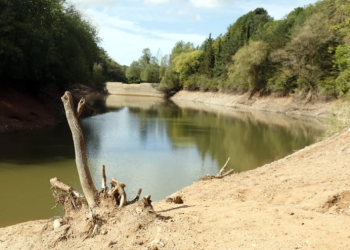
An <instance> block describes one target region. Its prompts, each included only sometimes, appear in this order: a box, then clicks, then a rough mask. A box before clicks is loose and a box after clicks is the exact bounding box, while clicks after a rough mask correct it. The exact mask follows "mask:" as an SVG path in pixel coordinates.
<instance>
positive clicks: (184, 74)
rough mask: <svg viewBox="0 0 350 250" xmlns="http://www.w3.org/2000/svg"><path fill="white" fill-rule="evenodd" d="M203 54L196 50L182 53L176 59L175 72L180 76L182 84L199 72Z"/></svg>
mask: <svg viewBox="0 0 350 250" xmlns="http://www.w3.org/2000/svg"><path fill="white" fill-rule="evenodd" d="M202 53H203V52H202V51H199V50H194V51H191V52H187V53H182V54H180V55H179V56H177V57H176V58H175V59H174V61H173V63H174V70H175V72H177V73H178V74H179V79H180V83H183V82H184V81H185V80H186V79H187V78H188V77H189V76H190V75H191V74H195V73H196V72H198V69H199V66H200V57H201V55H202Z"/></svg>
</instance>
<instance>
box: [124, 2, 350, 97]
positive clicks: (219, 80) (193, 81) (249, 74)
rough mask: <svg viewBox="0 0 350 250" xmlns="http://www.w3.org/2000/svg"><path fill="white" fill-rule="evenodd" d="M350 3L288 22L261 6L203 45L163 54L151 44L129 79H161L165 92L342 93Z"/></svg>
mask: <svg viewBox="0 0 350 250" xmlns="http://www.w3.org/2000/svg"><path fill="white" fill-rule="evenodd" d="M349 32H350V1H349V0H323V1H318V2H317V3H315V4H312V5H308V6H306V7H299V8H296V9H294V10H293V11H292V12H290V13H289V14H288V15H287V16H286V17H285V18H283V19H282V20H274V19H273V18H272V17H271V16H269V14H268V13H267V11H266V10H264V9H263V8H258V9H256V10H254V11H251V12H249V13H247V14H246V15H244V16H242V17H240V18H238V19H237V21H236V22H235V23H234V24H232V25H230V26H229V27H228V28H227V32H226V33H225V34H224V35H220V36H218V37H217V38H215V39H214V38H212V37H211V35H209V37H208V38H207V39H206V40H205V41H204V42H203V44H202V45H201V46H198V47H197V48H195V47H194V45H193V43H191V42H187V43H186V42H184V41H180V42H178V43H176V45H175V47H174V48H173V50H172V52H171V54H170V55H169V56H168V55H166V56H164V57H163V58H162V59H161V60H157V58H156V57H154V56H153V57H152V55H151V52H150V50H149V49H145V50H144V51H143V55H142V57H141V58H140V59H139V60H138V61H134V62H133V63H132V64H131V65H130V67H129V68H128V70H127V71H126V76H127V78H128V79H129V81H136V82H137V81H146V82H160V88H161V90H163V91H164V92H169V91H174V90H179V89H188V90H202V91H219V90H220V91H253V92H255V91H260V92H261V93H271V92H278V93H280V94H282V95H285V94H288V93H291V92H298V93H299V94H309V96H312V95H314V94H318V93H324V94H327V95H330V96H334V97H338V96H341V95H345V94H347V93H348V92H349V87H350V33H349Z"/></svg>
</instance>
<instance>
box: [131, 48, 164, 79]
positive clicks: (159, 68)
mask: <svg viewBox="0 0 350 250" xmlns="http://www.w3.org/2000/svg"><path fill="white" fill-rule="evenodd" d="M166 58H167V56H165V57H164V60H163V59H162V61H161V63H160V64H161V65H159V61H158V58H157V57H155V56H152V52H151V50H150V49H149V48H145V49H143V50H142V56H141V57H140V58H139V60H138V61H133V62H132V63H131V65H130V66H129V67H128V68H127V70H126V78H127V81H128V82H129V83H140V82H150V83H159V81H160V79H161V77H163V76H164V74H165V69H166V67H167V62H166V61H167V59H166ZM160 75H161V77H160Z"/></svg>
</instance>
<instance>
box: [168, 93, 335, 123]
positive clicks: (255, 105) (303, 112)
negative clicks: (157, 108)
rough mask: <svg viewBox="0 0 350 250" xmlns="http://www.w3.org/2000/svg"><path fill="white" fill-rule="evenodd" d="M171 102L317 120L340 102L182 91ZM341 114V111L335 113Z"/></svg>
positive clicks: (326, 116) (330, 111) (326, 115)
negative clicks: (185, 102)
mask: <svg viewBox="0 0 350 250" xmlns="http://www.w3.org/2000/svg"><path fill="white" fill-rule="evenodd" d="M171 99H172V100H173V101H179V100H181V101H192V102H201V103H206V104H212V105H219V106H226V107H231V108H237V109H241V110H255V111H265V112H275V113H283V114H287V115H289V116H308V117H313V118H318V119H327V118H329V117H330V115H331V114H332V113H333V112H334V110H335V109H337V108H338V106H341V104H339V103H340V101H333V102H325V101H313V102H306V101H305V100H296V99H295V98H293V97H275V96H272V95H269V96H263V97H259V96H258V94H256V95H253V96H250V94H249V93H245V94H224V93H213V92H195V91H186V90H182V91H180V92H178V93H176V94H175V95H174V96H173V97H172V98H171ZM337 112H341V111H337Z"/></svg>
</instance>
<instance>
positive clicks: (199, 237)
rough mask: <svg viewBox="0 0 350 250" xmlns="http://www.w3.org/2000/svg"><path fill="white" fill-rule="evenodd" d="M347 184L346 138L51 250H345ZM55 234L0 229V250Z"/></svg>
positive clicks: (204, 186) (193, 189)
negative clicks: (91, 237) (153, 248)
mask: <svg viewBox="0 0 350 250" xmlns="http://www.w3.org/2000/svg"><path fill="white" fill-rule="evenodd" d="M232 160H234V159H232ZM349 179H350V131H346V132H343V133H342V134H339V135H336V136H333V137H332V138H329V139H326V140H325V141H322V142H320V143H317V144H314V145H312V146H310V147H307V148H305V149H303V150H300V151H298V152H296V153H294V154H292V155H290V156H288V157H286V158H284V159H281V160H279V161H276V162H273V163H271V164H267V165H265V166H262V167H260V168H258V169H255V170H252V171H248V172H244V173H240V174H235V175H233V176H230V177H227V178H225V179H215V180H208V181H198V182H196V183H194V184H193V185H191V186H188V187H186V188H184V189H182V190H180V191H179V193H180V194H181V195H182V196H183V198H184V201H185V203H184V204H179V205H176V204H171V203H166V202H165V201H164V200H163V201H160V202H154V203H153V206H154V210H155V211H156V212H157V214H158V216H157V217H154V214H150V215H147V211H144V212H142V213H141V214H140V211H139V212H137V208H135V207H133V206H127V207H126V208H123V209H122V210H121V211H119V212H118V213H117V215H115V216H114V217H113V216H112V217H113V218H111V220H110V221H108V223H107V224H105V225H104V226H103V227H102V228H101V230H103V229H106V230H108V233H107V234H106V235H98V236H96V237H95V238H93V239H87V240H86V241H82V238H80V237H78V235H77V234H74V232H73V233H72V234H71V235H70V236H69V237H68V240H67V241H66V240H63V241H59V242H58V243H57V244H56V246H55V247H53V248H52V249H108V244H109V242H110V241H112V240H116V242H117V243H116V244H115V245H113V247H112V248H113V249H151V246H152V245H154V244H156V245H157V246H158V248H159V249H226V250H227V249H350V239H349V238H350V230H349V227H350V216H349V215H350V208H349V206H350V186H349ZM150 216H151V217H150ZM152 216H153V217H152ZM87 217H88V216H87ZM46 224H47V225H48V229H46V231H45V230H44V231H43V233H42V234H41V232H42V228H43V227H44V226H45V225H46ZM60 233H61V232H54V231H52V222H49V223H47V221H38V222H29V223H22V224H19V225H15V226H11V227H7V228H2V229H0V249H50V248H51V247H50V246H52V243H53V242H54V240H55V239H56V238H57V237H58V236H59V234H60ZM55 237H56V238H55ZM75 237H76V238H75ZM160 241H161V243H160V244H159V242H160ZM141 243H142V245H140V244H141ZM162 244H164V246H163V247H162V246H161V245H162Z"/></svg>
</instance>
